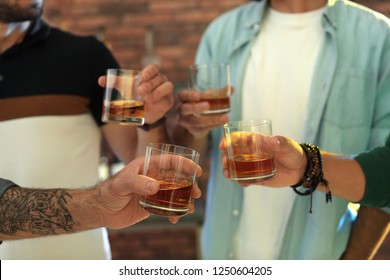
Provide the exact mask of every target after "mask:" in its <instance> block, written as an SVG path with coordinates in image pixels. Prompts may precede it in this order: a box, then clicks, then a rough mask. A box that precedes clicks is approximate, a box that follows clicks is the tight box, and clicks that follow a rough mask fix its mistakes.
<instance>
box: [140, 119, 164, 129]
mask: <svg viewBox="0 0 390 280" xmlns="http://www.w3.org/2000/svg"><path fill="white" fill-rule="evenodd" d="M166 119H167V117H166V116H164V117H162V118H161V119H159V120H158V121H156V122H154V123H151V124H147V123H146V124H144V125H141V126H138V128H140V129H142V130H145V131H149V130H151V129H152V128H155V127H158V126H160V125H162V124H164V123H165V120H166Z"/></svg>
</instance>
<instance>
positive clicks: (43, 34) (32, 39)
mask: <svg viewBox="0 0 390 280" xmlns="http://www.w3.org/2000/svg"><path fill="white" fill-rule="evenodd" d="M50 30H51V28H50V26H49V25H48V24H47V23H46V22H45V21H44V20H43V19H41V18H39V19H37V20H36V21H34V22H33V23H32V24H31V26H30V28H29V30H28V31H27V34H26V36H25V37H24V39H23V41H22V42H21V43H19V44H16V45H14V46H12V47H11V48H9V49H8V50H6V51H5V52H4V53H3V54H2V56H7V55H13V54H15V53H18V52H19V51H20V50H22V49H24V48H26V47H30V46H31V45H34V44H36V43H38V42H41V41H43V40H45V39H46V38H47V37H48V36H49V34H50Z"/></svg>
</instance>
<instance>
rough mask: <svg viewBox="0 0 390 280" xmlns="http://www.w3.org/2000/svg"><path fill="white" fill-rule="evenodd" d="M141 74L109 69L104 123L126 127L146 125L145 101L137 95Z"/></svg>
mask: <svg viewBox="0 0 390 280" xmlns="http://www.w3.org/2000/svg"><path fill="white" fill-rule="evenodd" d="M139 74H140V72H139V71H137V70H127V69H108V70H107V76H106V88H105V93H104V101H103V114H102V121H103V122H117V123H120V124H126V125H143V124H144V121H145V119H144V101H143V99H142V98H141V97H140V96H139V95H138V94H137V88H138V86H139V84H140V83H141V76H140V75H139Z"/></svg>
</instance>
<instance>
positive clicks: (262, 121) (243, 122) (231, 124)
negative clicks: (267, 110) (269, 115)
mask: <svg viewBox="0 0 390 280" xmlns="http://www.w3.org/2000/svg"><path fill="white" fill-rule="evenodd" d="M267 124H269V125H271V124H272V122H271V120H270V119H253V120H239V121H231V122H228V123H225V124H224V125H223V127H224V128H232V127H249V126H252V125H267Z"/></svg>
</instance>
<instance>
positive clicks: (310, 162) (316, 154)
mask: <svg viewBox="0 0 390 280" xmlns="http://www.w3.org/2000/svg"><path fill="white" fill-rule="evenodd" d="M300 146H301V147H302V149H303V151H304V152H305V155H306V158H307V164H306V169H305V173H304V174H303V179H302V180H301V181H300V182H299V183H297V184H295V185H293V186H291V188H292V189H293V190H294V191H295V192H296V193H297V194H299V195H310V196H311V197H310V213H312V202H313V192H314V191H315V190H316V189H317V187H318V186H319V185H320V184H322V185H324V186H325V188H326V194H325V201H326V203H328V202H332V193H331V191H330V189H329V183H328V181H327V180H326V179H325V178H324V173H323V172H322V157H321V152H320V148H319V147H318V146H315V145H312V144H306V143H304V144H300ZM302 188H303V189H304V190H303V191H302V190H301V189H302Z"/></svg>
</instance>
